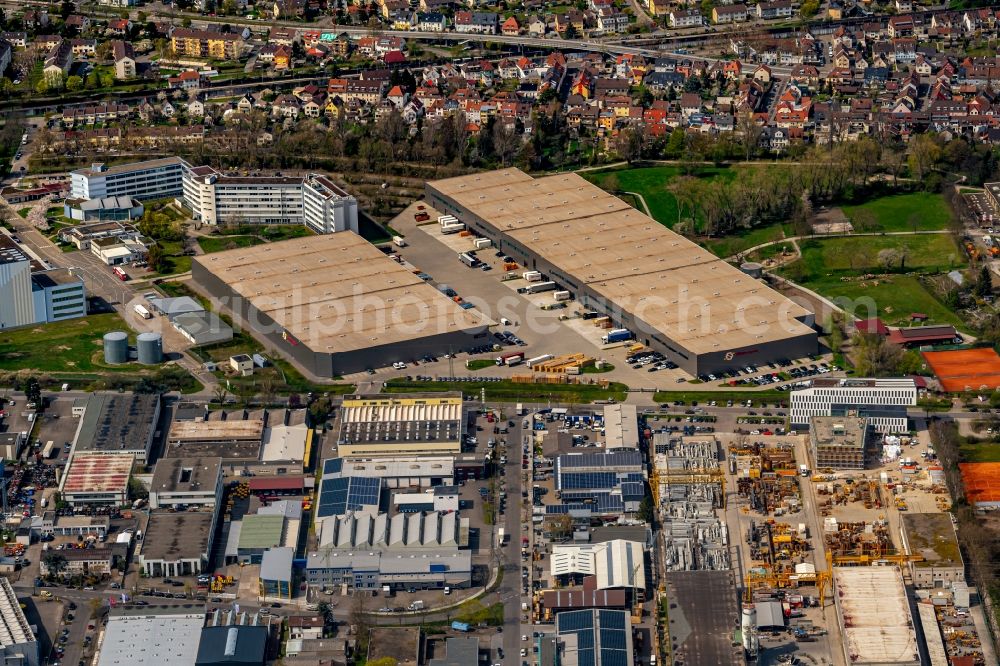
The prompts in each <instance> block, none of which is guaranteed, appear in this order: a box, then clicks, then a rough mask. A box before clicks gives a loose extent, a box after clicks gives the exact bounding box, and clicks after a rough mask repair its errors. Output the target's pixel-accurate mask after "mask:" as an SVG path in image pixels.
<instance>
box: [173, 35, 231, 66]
mask: <svg viewBox="0 0 1000 666" xmlns="http://www.w3.org/2000/svg"><path fill="white" fill-rule="evenodd" d="M170 46H171V48H173V50H174V53H175V54H177V55H185V56H192V57H195V58H216V59H218V60H236V59H237V58H239V57H240V52H241V51H242V50H243V38H242V37H240V36H239V35H234V34H232V33H223V32H213V31H211V30H193V29H191V28H174V31H173V32H172V33H171V34H170Z"/></svg>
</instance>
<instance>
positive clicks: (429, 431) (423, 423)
mask: <svg viewBox="0 0 1000 666" xmlns="http://www.w3.org/2000/svg"><path fill="white" fill-rule="evenodd" d="M464 422H465V421H464V419H463V408H462V394H461V393H428V394H407V395H395V396H392V395H371V396H364V395H348V396H344V400H343V403H342V404H341V408H340V430H339V431H338V432H337V451H338V452H339V453H340V455H341V456H390V457H393V458H394V457H396V456H398V455H442V454H457V453H461V452H462V435H463V432H464V427H463V424H464Z"/></svg>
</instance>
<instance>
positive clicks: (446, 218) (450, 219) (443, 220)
mask: <svg viewBox="0 0 1000 666" xmlns="http://www.w3.org/2000/svg"><path fill="white" fill-rule="evenodd" d="M455 222H458V218H457V217H455V216H454V215H441V216H440V217H438V224H440V225H441V226H442V227H444V226H447V225H449V224H454V223H455Z"/></svg>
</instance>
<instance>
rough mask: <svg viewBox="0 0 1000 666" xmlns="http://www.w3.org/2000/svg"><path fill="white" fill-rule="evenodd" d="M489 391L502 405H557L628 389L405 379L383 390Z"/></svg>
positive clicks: (601, 397)
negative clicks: (525, 402) (547, 403)
mask: <svg viewBox="0 0 1000 666" xmlns="http://www.w3.org/2000/svg"><path fill="white" fill-rule="evenodd" d="M484 388H485V389H486V397H487V398H488V399H490V400H498V401H501V402H518V401H521V400H524V401H533V400H537V401H543V400H545V401H552V402H557V403H587V402H593V401H594V400H608V399H613V400H618V401H622V400H624V399H625V395H626V391H627V390H628V387H626V386H625V385H624V384H619V383H614V382H613V383H611V385H610V386H609V387H608V388H607V389H602V388H601V387H600V386H597V385H591V384H515V383H514V382H509V381H502V382H417V381H407V380H405V379H391V380H389V381H388V382H386V384H385V386H384V387H383V389H382V390H383V392H385V393H408V392H411V391H462V392H463V393H465V394H466V395H468V396H471V397H473V398H476V397H478V396H479V394H480V389H484Z"/></svg>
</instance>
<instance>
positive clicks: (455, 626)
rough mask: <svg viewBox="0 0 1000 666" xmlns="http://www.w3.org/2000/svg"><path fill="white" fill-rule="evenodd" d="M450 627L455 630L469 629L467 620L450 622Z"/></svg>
mask: <svg viewBox="0 0 1000 666" xmlns="http://www.w3.org/2000/svg"><path fill="white" fill-rule="evenodd" d="M451 628H452V629H454V630H455V631H462V632H465V631H469V624H468V623H467V622H458V621H455V622H452V623H451Z"/></svg>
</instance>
